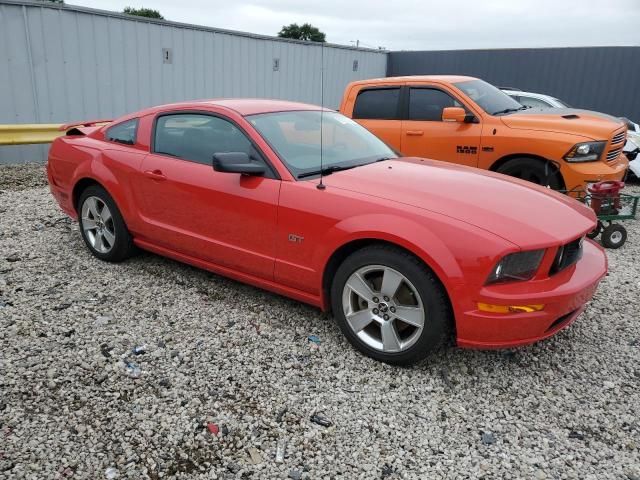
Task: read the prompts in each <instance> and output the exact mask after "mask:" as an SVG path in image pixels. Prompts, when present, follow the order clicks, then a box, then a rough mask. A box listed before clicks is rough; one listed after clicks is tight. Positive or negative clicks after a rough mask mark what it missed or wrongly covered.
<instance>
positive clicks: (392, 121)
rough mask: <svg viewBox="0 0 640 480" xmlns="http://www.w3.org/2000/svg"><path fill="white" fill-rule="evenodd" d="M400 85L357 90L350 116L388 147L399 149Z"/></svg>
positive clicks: (400, 124)
mask: <svg viewBox="0 0 640 480" xmlns="http://www.w3.org/2000/svg"><path fill="white" fill-rule="evenodd" d="M400 91H401V87H400V85H396V86H382V87H378V86H376V87H365V88H363V89H362V90H360V91H359V92H358V95H357V97H356V99H355V102H354V105H353V112H352V114H351V118H353V119H354V120H355V121H356V122H358V123H359V124H360V125H362V126H363V127H364V128H366V129H367V130H369V131H370V132H371V133H373V134H374V135H375V136H377V137H378V138H379V139H381V140H382V141H383V142H385V143H386V144H387V145H389V146H390V147H392V148H394V149H396V150H398V151H399V150H400V144H401V141H400V139H401V131H402V121H401V120H400Z"/></svg>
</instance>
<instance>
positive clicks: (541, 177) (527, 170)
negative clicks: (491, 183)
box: [496, 157, 564, 190]
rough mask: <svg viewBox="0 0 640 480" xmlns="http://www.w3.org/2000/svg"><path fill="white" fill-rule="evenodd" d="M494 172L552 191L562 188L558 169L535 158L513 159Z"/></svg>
mask: <svg viewBox="0 0 640 480" xmlns="http://www.w3.org/2000/svg"><path fill="white" fill-rule="evenodd" d="M496 172H498V173H502V174H504V175H509V176H510V177H516V178H520V179H522V180H527V181H528V182H532V183H535V184H537V185H542V186H543V187H547V188H551V189H553V190H562V189H563V188H564V185H563V182H562V176H561V175H560V172H558V169H557V168H556V167H555V166H554V165H553V164H552V163H548V162H544V161H542V160H538V159H536V158H527V157H520V158H513V159H511V160H509V161H508V162H506V163H504V164H502V165H500V167H498V169H497V170H496Z"/></svg>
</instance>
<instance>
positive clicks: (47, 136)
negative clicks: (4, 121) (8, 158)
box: [0, 123, 65, 145]
mask: <svg viewBox="0 0 640 480" xmlns="http://www.w3.org/2000/svg"><path fill="white" fill-rule="evenodd" d="M61 127H62V124H59V123H40V124H26V123H25V124H21V125H0V145H26V144H30V143H51V142H53V141H54V140H55V139H56V138H58V137H59V136H60V135H64V134H65V132H64V130H61Z"/></svg>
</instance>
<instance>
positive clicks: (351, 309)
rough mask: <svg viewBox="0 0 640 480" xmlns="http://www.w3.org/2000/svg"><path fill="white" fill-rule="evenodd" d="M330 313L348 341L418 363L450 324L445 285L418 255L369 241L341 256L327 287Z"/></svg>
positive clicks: (376, 354) (387, 357) (393, 359)
mask: <svg viewBox="0 0 640 480" xmlns="http://www.w3.org/2000/svg"><path fill="white" fill-rule="evenodd" d="M331 300H332V309H333V314H334V316H335V318H336V321H337V322H338V324H339V326H340V328H341V329H342V331H343V333H344V334H345V335H346V337H347V338H348V339H349V340H350V341H351V343H352V344H353V345H354V346H355V347H356V348H358V349H359V350H360V351H362V352H363V353H365V354H367V355H369V356H371V357H373V358H376V359H378V360H382V361H385V362H388V363H393V364H398V365H409V364H412V363H415V362H417V361H420V360H421V359H423V358H424V357H426V356H427V355H428V353H429V352H430V351H432V350H433V349H434V348H436V347H437V346H438V344H440V343H441V342H442V341H443V340H444V339H445V338H446V334H447V332H448V330H449V328H448V327H449V326H450V325H451V315H450V308H449V304H448V301H447V297H446V294H445V291H444V288H443V287H442V285H441V284H440V282H439V281H438V280H437V278H436V277H435V275H434V274H433V272H431V271H430V270H429V269H428V268H427V267H426V266H425V265H424V264H423V263H422V262H421V261H420V260H419V259H417V258H416V257H415V256H413V255H411V254H410V253H408V252H405V251H403V250H401V249H398V248H396V247H392V246H388V245H383V244H380V245H373V246H370V247H366V248H364V249H362V250H358V251H356V252H355V253H353V254H351V255H350V256H349V257H347V258H346V259H345V261H344V262H343V263H342V265H340V267H339V268H338V271H337V272H336V275H335V278H334V283H333V286H332V289H331Z"/></svg>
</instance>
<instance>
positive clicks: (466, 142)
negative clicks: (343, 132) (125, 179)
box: [340, 75, 628, 190]
mask: <svg viewBox="0 0 640 480" xmlns="http://www.w3.org/2000/svg"><path fill="white" fill-rule="evenodd" d="M340 112H341V113H342V114H343V115H346V116H347V117H350V118H352V119H354V120H355V121H357V122H358V123H360V124H361V125H363V126H364V127H365V128H367V129H368V130H370V131H371V132H373V133H374V134H375V135H377V136H378V137H379V138H381V139H382V140H384V141H385V142H387V143H388V144H389V145H390V146H392V147H394V148H395V149H396V150H398V151H400V152H402V154H403V155H405V156H416V157H427V158H432V159H436V160H444V161H448V162H453V163H459V164H462V165H469V166H472V167H478V168H483V169H486V170H493V171H496V172H500V173H504V174H506V175H511V176H514V177H518V178H522V179H525V180H529V181H531V182H534V183H537V184H539V185H545V186H548V187H550V188H553V189H556V190H561V189H567V190H571V189H574V188H584V187H585V185H586V184H588V183H591V182H597V181H601V180H621V179H622V178H623V177H624V175H625V173H626V170H627V167H628V161H627V158H626V157H625V156H624V155H623V153H622V148H623V147H624V144H625V141H626V135H627V127H626V125H625V124H624V123H623V122H622V121H621V120H619V119H617V118H615V117H611V116H609V115H605V114H602V113H597V112H591V111H587V110H575V109H552V110H549V109H546V110H543V109H537V108H528V107H524V106H522V105H520V104H519V103H518V102H516V101H515V100H514V99H512V98H511V97H509V96H508V95H506V94H505V93H504V92H502V91H501V90H499V89H497V88H496V87H494V86H493V85H491V84H489V83H487V82H485V81H483V80H480V79H477V78H473V77H463V76H452V75H437V76H411V77H394V78H379V79H373V80H362V81H357V82H353V83H351V84H349V85H348V86H347V88H346V90H345V93H344V97H343V99H342V103H341V105H340Z"/></svg>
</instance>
